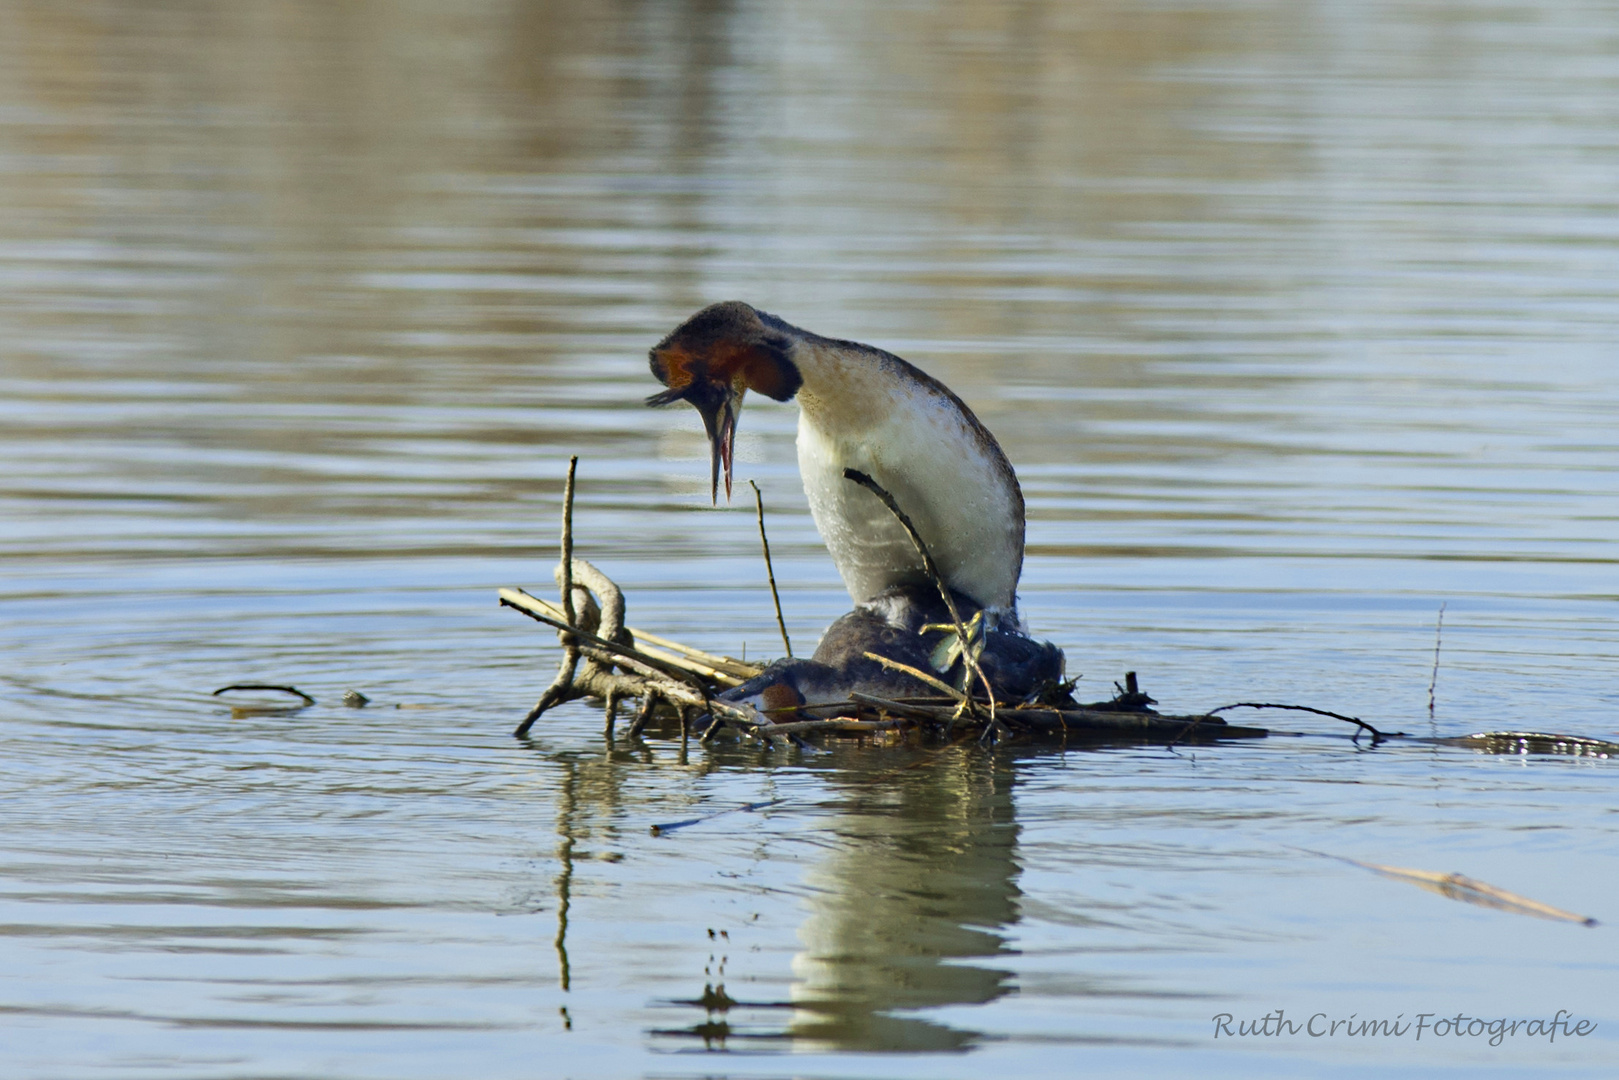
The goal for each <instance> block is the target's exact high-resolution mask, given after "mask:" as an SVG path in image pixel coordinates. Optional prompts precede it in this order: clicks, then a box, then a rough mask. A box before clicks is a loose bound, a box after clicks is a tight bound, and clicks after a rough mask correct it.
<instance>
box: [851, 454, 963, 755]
mask: <svg viewBox="0 0 1619 1080" xmlns="http://www.w3.org/2000/svg"><path fill="white" fill-rule="evenodd" d="M843 477H844V479H845V480H851V481H853V482H854V483H856V484H859V485H860V486H861V487H863V488H865V489H866V490H867V491H869V492H871V493H872V494H873V495H875V496H877V498H878V500H879V501H880V502H881V503H882V504H883V505H884V506H886V507H887V508H888V512H889V513H891V514H893V515H894V517H895V518H896V519H897V520H898V521H899V523H900V525H902V526H903V527H904V528H905V532H906V534H907V535H909V536H910V538H911V543H912V544H914V545H916V551H917V554H919V555H921V556H922V567H923V569H925V570H926V571H927V574H928V577H929V578H931V579H932V580H933V584H934V587H935V588H937V589H938V590H939V595H940V596H941V597H943V598H944V607H945V610H946V611H948V612H949V613H950V621H951V622H952V623H953V624H954V625H955V628H956V640H957V641H959V642H961V661H962V663H964V664H966V665H967V667H969V668H971V669H972V671H973V673H974V674H976V675H977V676H978V679H979V681H980V682H982V683H983V684H984V692H985V693H986V694H988V695H989V719H990V723H991V725H992V726H993V725H994V722H995V688H994V687H992V686H991V685H990V684H989V678H988V676H986V675H985V674H984V669H983V668H981V667H979V666H978V658H977V657H976V656H974V655H973V651H972V642H971V641H969V640H968V638H967V627H966V624H965V623H963V622H962V620H961V612H960V611H958V610H956V601H955V598H954V597H952V596H951V595H950V586H948V585H946V584H945V583H944V578H943V577H942V576H941V575H940V574H939V567H938V564H936V563H935V562H934V561H933V555H932V554H931V553H930V552H929V551H928V546H927V544H925V543H923V541H922V534H921V533H919V532H917V531H916V526H915V524H913V523H912V522H911V519H910V517H909V515H907V514H906V513H905V511H903V510H901V509H900V508H899V503H898V502H896V501H895V500H894V496H893V495H890V494H889V493H888V489H886V488H884V487H883V486H882V485H881V484H879V483H878V482H877V481H875V480H873V479H872V478H871V477H869V476H867V475H866V474H865V473H863V472H861V471H860V470H859V469H844V470H843ZM985 629H986V630H987V629H988V627H987V626H986V627H985ZM965 704H966V707H967V708H968V709H969V710H970V711H976V709H975V708H974V706H973V703H972V698H971V697H970V696H969V697H968V698H967V701H966V703H965Z"/></svg>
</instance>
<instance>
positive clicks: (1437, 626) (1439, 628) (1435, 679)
mask: <svg viewBox="0 0 1619 1080" xmlns="http://www.w3.org/2000/svg"><path fill="white" fill-rule="evenodd" d="M1444 630H1445V601H1440V604H1439V620H1438V621H1437V622H1435V623H1434V628H1433V675H1432V677H1431V678H1429V679H1428V719H1429V720H1430V721H1431V720H1433V705H1434V697H1433V692H1434V687H1436V686H1438V685H1439V635H1440V634H1442V633H1444Z"/></svg>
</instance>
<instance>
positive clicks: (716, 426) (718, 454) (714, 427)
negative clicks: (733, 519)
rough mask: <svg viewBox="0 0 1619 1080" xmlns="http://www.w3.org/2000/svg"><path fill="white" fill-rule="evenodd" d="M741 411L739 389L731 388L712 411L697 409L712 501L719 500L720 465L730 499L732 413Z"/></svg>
mask: <svg viewBox="0 0 1619 1080" xmlns="http://www.w3.org/2000/svg"><path fill="white" fill-rule="evenodd" d="M741 411H742V392H741V391H737V390H732V391H730V392H728V393H727V394H726V395H725V396H724V397H723V398H721V399H720V402H719V404H718V405H717V406H716V407H715V408H714V410H713V411H712V412H710V411H708V410H707V409H703V410H700V412H701V413H702V417H703V427H705V428H707V429H708V443H709V451H710V454H711V458H710V462H709V495H710V496H711V497H712V498H713V500H714V502H715V503H716V504H718V503H719V501H720V469H721V468H722V467H723V468H724V470H725V501H726V502H730V501H731V458H732V454H733V453H734V451H735V449H736V416H737V413H739V412H741Z"/></svg>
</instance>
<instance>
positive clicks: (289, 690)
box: [210, 682, 315, 705]
mask: <svg viewBox="0 0 1619 1080" xmlns="http://www.w3.org/2000/svg"><path fill="white" fill-rule="evenodd" d="M233 690H274V691H275V692H277V693H280V694H292V695H293V696H295V697H300V698H303V702H304V704H305V705H313V704H315V699H314V698H312V697H310V696H309V695H308V694H306V693H304V692H303V691H302V690H300V689H298V688H297V687H296V686H275V685H272V684H270V683H256V682H251V683H232V684H231V685H229V686H221V687H220V688H219V689H218V690H215V691H214V692H213V694H211V695H210V696H211V697H218V696H219V695H220V694H228V693H230V692H231V691H233Z"/></svg>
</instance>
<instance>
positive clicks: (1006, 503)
mask: <svg viewBox="0 0 1619 1080" xmlns="http://www.w3.org/2000/svg"><path fill="white" fill-rule="evenodd" d="M817 412H818V413H823V414H824V413H825V410H817ZM886 412H887V415H886V417H884V418H883V419H881V420H879V421H878V422H877V423H875V424H873V425H871V426H869V427H866V428H865V429H864V430H861V431H858V432H855V431H838V430H828V427H833V426H835V425H831V424H828V423H826V422H825V420H826V416H825V415H818V416H812V415H811V412H810V410H809V409H805V410H804V411H802V412H801V413H800V417H799V424H798V468H799V472H800V474H801V475H802V476H803V480H804V491H805V493H806V494H807V495H808V496H809V504H810V512H811V513H812V514H813V515H814V517H815V525H816V528H818V529H819V530H820V532H821V538H822V539H823V540H824V541H825V542H826V546H827V548H828V549H829V550H830V551H831V553H832V561H833V562H834V563H836V564H837V567H838V572H839V573H840V574H841V575H842V576H843V581H844V584H845V585H846V586H847V587H848V589H849V594H850V595H851V596H852V597H853V598H854V600H855V602H856V603H860V602H863V601H865V600H868V599H870V598H871V597H873V596H875V595H876V594H877V593H879V592H881V591H882V590H883V589H884V588H886V587H888V586H889V585H892V584H896V583H898V582H902V581H915V580H924V579H925V575H924V573H923V570H922V560H921V557H920V556H919V555H917V553H916V549H915V546H914V545H913V544H912V543H911V540H910V538H909V537H908V536H907V535H906V534H905V531H904V529H903V528H902V527H901V526H900V524H899V523H898V522H897V521H895V520H894V517H893V515H892V514H890V513H889V512H888V510H887V508H885V507H884V506H883V505H882V503H881V502H879V501H878V500H877V498H876V497H875V496H873V495H872V494H871V493H870V492H868V491H866V490H865V489H863V488H861V487H859V486H857V485H856V484H854V483H853V482H851V481H849V480H847V479H845V478H844V476H843V470H844V469H846V468H854V469H859V470H860V471H862V472H864V473H867V474H868V475H870V476H871V477H872V478H873V479H874V480H876V481H877V482H878V483H879V484H881V485H882V486H883V487H885V488H887V489H888V491H889V492H891V493H892V494H893V496H894V498H895V500H896V501H897V502H898V503H899V505H900V507H901V509H903V510H904V511H905V512H906V513H907V514H908V515H910V517H911V519H912V521H913V522H914V523H915V524H916V527H917V531H918V532H920V533H921V534H922V539H923V540H924V541H925V542H926V543H927V545H928V550H929V551H930V552H932V554H933V558H934V561H935V562H937V563H938V565H939V571H940V573H941V574H942V575H943V576H944V578H945V581H946V582H947V583H948V584H949V585H950V586H951V587H952V588H955V589H958V590H960V591H961V592H964V593H966V594H967V595H968V596H971V597H972V598H973V599H975V600H977V601H978V602H979V603H980V604H982V605H985V606H989V607H995V608H1001V609H1003V610H1010V608H1011V607H1012V604H1013V598H1014V593H1015V591H1016V589H1017V574H1018V570H1019V565H1020V563H1021V556H1022V545H1023V530H1022V522H1021V520H1020V519H1019V514H1018V508H1017V499H1016V496H1015V494H1014V493H1013V490H1012V488H1011V487H1010V486H1009V485H1008V482H1007V478H1006V476H1005V474H1004V473H1003V472H1002V471H1001V469H1000V468H999V466H998V462H996V461H995V459H993V458H992V457H991V456H990V455H989V454H988V453H987V452H986V450H985V448H984V446H983V444H982V442H981V441H980V439H979V437H978V434H977V432H975V431H974V430H973V428H972V427H971V425H970V424H969V423H968V422H967V420H966V418H965V417H963V416H962V415H961V412H960V410H959V409H957V408H956V407H955V405H954V403H953V402H951V401H950V400H949V399H948V398H945V397H943V396H941V395H939V394H937V393H935V392H931V391H930V390H929V389H928V388H925V387H924V388H917V389H912V390H908V391H907V392H904V393H902V394H898V395H895V404H894V407H893V408H891V409H888V410H886Z"/></svg>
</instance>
